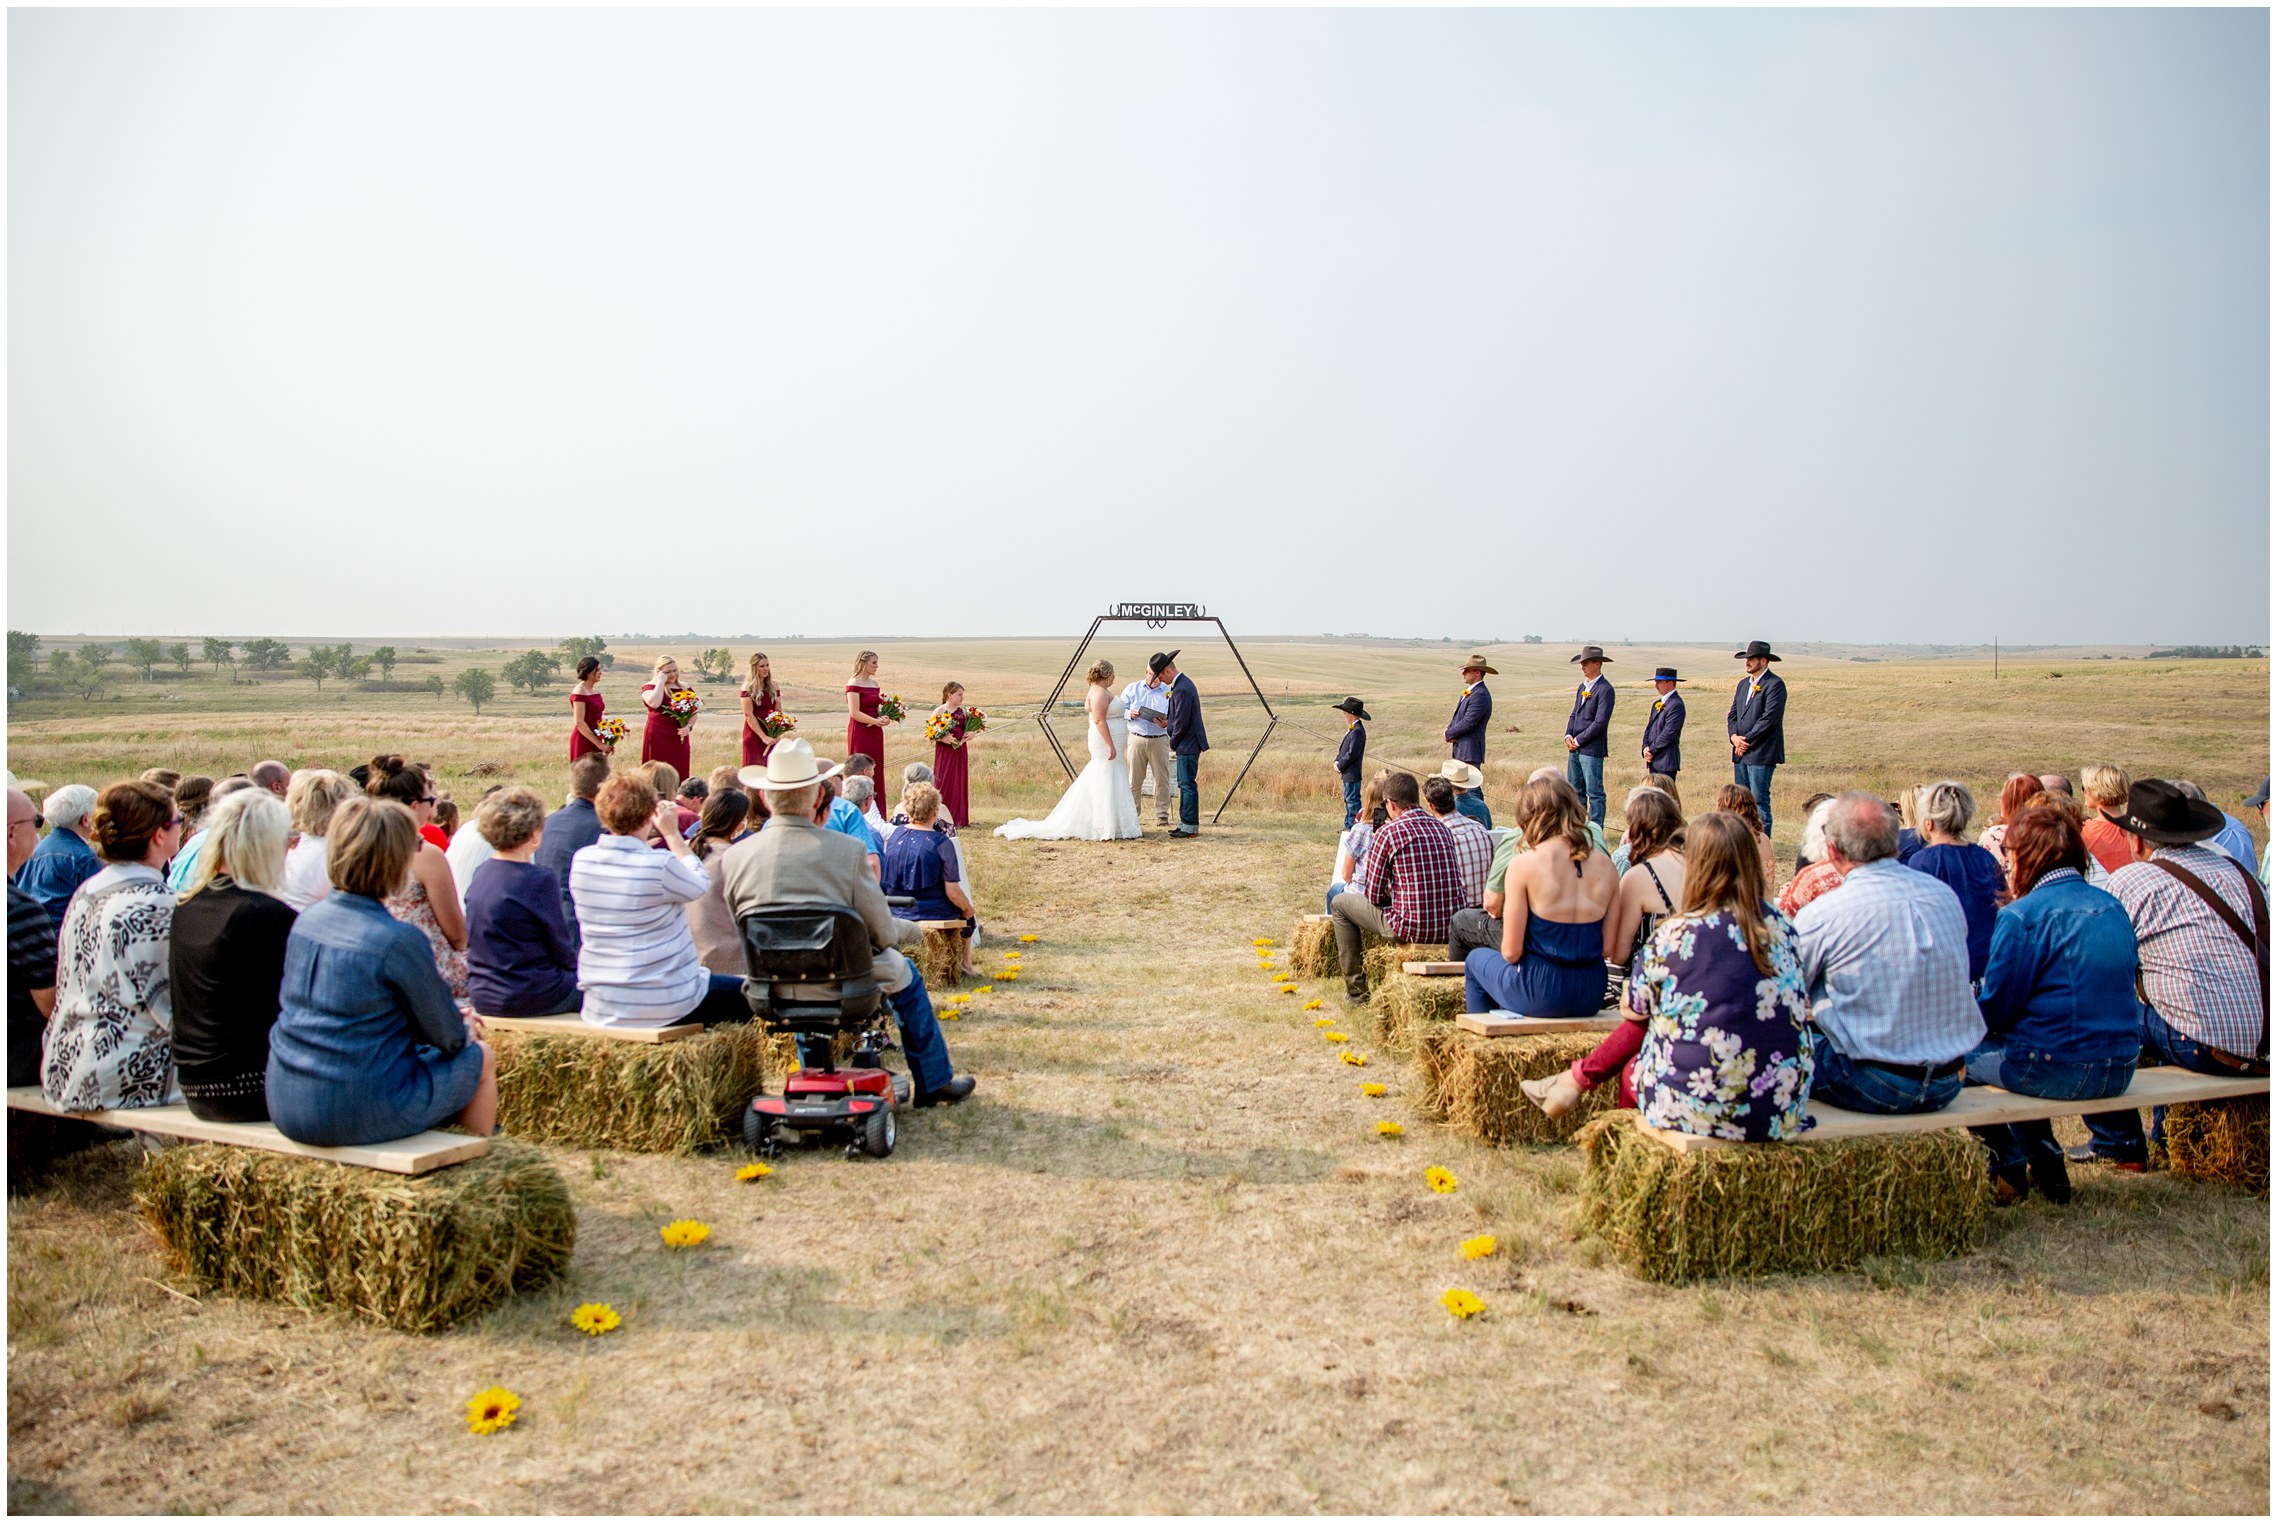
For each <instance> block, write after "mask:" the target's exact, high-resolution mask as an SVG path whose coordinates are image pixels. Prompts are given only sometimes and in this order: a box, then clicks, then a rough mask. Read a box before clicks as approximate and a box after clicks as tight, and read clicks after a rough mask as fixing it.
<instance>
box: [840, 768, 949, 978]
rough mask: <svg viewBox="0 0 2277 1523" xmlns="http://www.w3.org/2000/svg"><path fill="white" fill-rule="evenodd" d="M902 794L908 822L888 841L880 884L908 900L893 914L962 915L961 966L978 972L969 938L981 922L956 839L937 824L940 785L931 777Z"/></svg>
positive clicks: (922, 917)
mask: <svg viewBox="0 0 2277 1523" xmlns="http://www.w3.org/2000/svg"><path fill="white" fill-rule="evenodd" d="M854 781H855V782H857V783H861V782H866V781H868V779H866V778H856V779H854ZM901 797H902V803H903V805H904V806H905V807H906V808H907V809H908V811H909V824H908V826H907V828H905V829H902V830H897V831H895V832H894V836H893V839H892V840H890V841H888V842H887V843H886V850H885V859H884V862H883V863H882V868H883V876H882V879H881V881H880V883H879V887H880V888H882V889H883V890H884V891H885V893H886V895H887V896H888V897H889V898H907V899H908V900H909V901H910V902H909V903H908V904H897V905H894V906H893V913H894V916H895V918H896V919H900V920H962V921H963V922H964V923H965V928H964V931H963V932H962V935H961V940H962V943H963V947H964V971H965V972H967V973H978V972H979V971H980V965H979V964H978V963H976V962H974V961H973V955H972V943H973V932H975V931H976V930H978V929H979V928H980V924H979V922H978V921H977V920H976V919H975V918H974V910H973V906H972V896H971V895H969V894H967V893H966V892H965V885H964V874H963V871H962V869H961V868H960V867H959V866H958V865H957V843H956V842H955V841H954V840H952V839H950V837H949V834H948V832H946V831H944V830H941V829H939V828H938V826H939V823H940V816H941V793H940V790H939V789H937V788H935V787H934V786H933V785H932V784H931V783H912V784H910V785H909V791H908V792H906V793H904V794H903V795H902V796H901Z"/></svg>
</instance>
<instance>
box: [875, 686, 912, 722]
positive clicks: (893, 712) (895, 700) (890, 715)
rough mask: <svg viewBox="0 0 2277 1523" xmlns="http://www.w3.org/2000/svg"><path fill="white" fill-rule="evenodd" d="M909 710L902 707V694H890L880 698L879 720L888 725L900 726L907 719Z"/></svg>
mask: <svg viewBox="0 0 2277 1523" xmlns="http://www.w3.org/2000/svg"><path fill="white" fill-rule="evenodd" d="M908 715H909V710H908V709H906V708H904V707H902V703H901V694H899V693H888V694H883V695H881V696H880V697H879V698H878V718H880V719H882V720H884V721H886V723H888V724H899V723H900V722H901V721H902V720H903V719H905V718H907V717H908Z"/></svg>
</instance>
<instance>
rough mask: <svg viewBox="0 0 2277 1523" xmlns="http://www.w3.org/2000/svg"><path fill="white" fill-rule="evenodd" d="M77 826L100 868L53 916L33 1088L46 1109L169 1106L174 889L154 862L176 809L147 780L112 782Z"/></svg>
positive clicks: (174, 838) (177, 825)
mask: <svg viewBox="0 0 2277 1523" xmlns="http://www.w3.org/2000/svg"><path fill="white" fill-rule="evenodd" d="M88 827H89V829H90V831H91V833H92V834H93V836H94V838H95V850H96V851H97V852H98V853H99V854H100V855H101V856H102V859H103V861H104V863H105V864H106V865H105V866H104V868H103V870H102V871H101V872H99V873H97V874H95V876H94V877H92V878H89V879H88V880H87V881H86V882H85V883H83V884H82V885H80V888H79V891H78V892H77V893H76V894H74V895H72V896H71V907H70V908H69V909H67V910H65V911H64V914H63V925H62V928H61V930H60V931H59V932H58V935H57V939H56V944H57V946H58V947H59V948H61V951H62V963H61V965H60V966H59V967H58V968H57V970H56V982H55V1015H54V1017H53V1018H52V1019H51V1020H50V1021H49V1022H48V1029H47V1057H46V1059H45V1061H44V1063H43V1065H42V1067H41V1069H40V1089H41V1091H42V1092H43V1093H45V1094H46V1096H47V1098H48V1103H49V1104H51V1105H53V1106H55V1107H56V1108H57V1109H58V1110H67V1111H92V1110H111V1109H131V1108H135V1107H139V1106H146V1105H171V1104H173V1103H174V1101H175V1100H176V1099H178V1098H179V1094H178V1091H177V1090H176V1087H175V1082H174V994H173V988H172V985H171V982H170V979H169V976H168V970H167V941H168V939H169V937H170V936H171V935H172V932H173V924H174V896H173V895H172V894H170V893H168V892H167V891H166V879H165V877H164V875H163V873H162V872H161V871H160V870H161V869H162V868H164V867H165V865H166V864H167V863H168V862H169V861H171V860H172V859H173V856H174V851H175V848H176V847H178V846H180V845H181V842H182V817H181V816H180V815H178V814H176V813H175V812H174V795H173V794H171V793H169V792H167V791H166V790H165V789H164V788H161V787H160V786H158V785H157V784H156V783H144V782H133V783H113V784H111V786H110V787H108V788H105V789H104V790H103V792H102V794H101V796H100V797H98V798H97V799H96V801H95V809H94V813H93V815H92V816H91V817H90V818H89V820H88Z"/></svg>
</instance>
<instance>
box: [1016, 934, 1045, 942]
mask: <svg viewBox="0 0 2277 1523" xmlns="http://www.w3.org/2000/svg"><path fill="white" fill-rule="evenodd" d="M1020 939H1021V940H1022V941H1041V940H1042V939H1043V938H1042V937H1040V936H1037V935H1036V934H1034V933H1033V932H1030V933H1028V934H1026V935H1023V936H1022V937H1021V938H1020Z"/></svg>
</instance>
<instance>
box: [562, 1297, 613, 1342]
mask: <svg viewBox="0 0 2277 1523" xmlns="http://www.w3.org/2000/svg"><path fill="white" fill-rule="evenodd" d="M624 1320H625V1319H624V1318H622V1317H620V1316H618V1315H617V1309H616V1308H615V1307H614V1306H611V1305H609V1304H608V1303H607V1302H605V1301H588V1302H586V1303H585V1304H584V1305H583V1306H580V1307H578V1308H577V1310H575V1311H573V1312H571V1313H570V1314H569V1325H570V1326H571V1327H574V1328H576V1329H577V1330H578V1331H579V1332H581V1333H583V1334H585V1335H586V1336H587V1337H589V1338H598V1337H600V1336H601V1335H602V1334H603V1333H607V1332H614V1331H615V1330H616V1328H617V1326H618V1324H619V1323H621V1322H623V1321H624Z"/></svg>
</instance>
